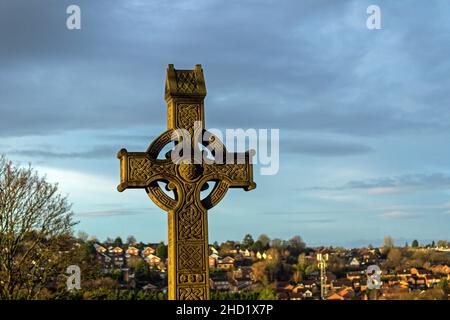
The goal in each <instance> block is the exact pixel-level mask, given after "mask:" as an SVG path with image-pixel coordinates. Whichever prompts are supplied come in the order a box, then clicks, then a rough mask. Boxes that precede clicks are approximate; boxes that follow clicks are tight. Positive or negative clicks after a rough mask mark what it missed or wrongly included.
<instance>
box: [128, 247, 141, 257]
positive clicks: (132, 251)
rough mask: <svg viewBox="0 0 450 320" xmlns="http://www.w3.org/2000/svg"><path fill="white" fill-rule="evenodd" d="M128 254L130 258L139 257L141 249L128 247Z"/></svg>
mask: <svg viewBox="0 0 450 320" xmlns="http://www.w3.org/2000/svg"><path fill="white" fill-rule="evenodd" d="M127 254H128V255H130V256H137V255H139V249H138V248H135V247H128V249H127Z"/></svg>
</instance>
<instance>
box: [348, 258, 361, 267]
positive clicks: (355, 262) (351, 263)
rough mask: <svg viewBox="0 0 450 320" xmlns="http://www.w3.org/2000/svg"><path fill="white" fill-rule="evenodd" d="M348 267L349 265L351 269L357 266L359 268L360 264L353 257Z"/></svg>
mask: <svg viewBox="0 0 450 320" xmlns="http://www.w3.org/2000/svg"><path fill="white" fill-rule="evenodd" d="M349 265H350V266H351V267H355V268H359V266H360V265H361V264H360V262H359V260H358V259H357V258H356V257H354V258H352V259H351V260H350V262H349Z"/></svg>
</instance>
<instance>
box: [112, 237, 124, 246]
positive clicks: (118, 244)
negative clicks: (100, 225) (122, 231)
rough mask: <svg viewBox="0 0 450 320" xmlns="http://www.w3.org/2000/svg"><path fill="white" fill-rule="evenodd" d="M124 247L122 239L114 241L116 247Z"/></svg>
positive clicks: (117, 238)
mask: <svg viewBox="0 0 450 320" xmlns="http://www.w3.org/2000/svg"><path fill="white" fill-rule="evenodd" d="M122 246H123V241H122V238H121V237H119V236H118V237H116V238H115V239H114V247H122Z"/></svg>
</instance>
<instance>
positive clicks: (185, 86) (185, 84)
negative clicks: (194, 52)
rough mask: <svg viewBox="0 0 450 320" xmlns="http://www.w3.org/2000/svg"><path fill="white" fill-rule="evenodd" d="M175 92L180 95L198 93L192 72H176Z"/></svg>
mask: <svg viewBox="0 0 450 320" xmlns="http://www.w3.org/2000/svg"><path fill="white" fill-rule="evenodd" d="M176 76H177V90H178V92H181V93H195V92H197V91H198V85H197V79H196V77H195V73H194V72H192V71H184V70H183V71H181V70H177V71H176Z"/></svg>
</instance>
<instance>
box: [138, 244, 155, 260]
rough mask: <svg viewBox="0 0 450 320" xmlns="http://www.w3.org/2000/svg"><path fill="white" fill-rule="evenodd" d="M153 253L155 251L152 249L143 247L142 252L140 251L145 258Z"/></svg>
mask: <svg viewBox="0 0 450 320" xmlns="http://www.w3.org/2000/svg"><path fill="white" fill-rule="evenodd" d="M154 253H155V249H153V248H152V247H145V248H144V250H142V252H141V255H142V257H144V258H145V257H148V256H149V255H151V254H154Z"/></svg>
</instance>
